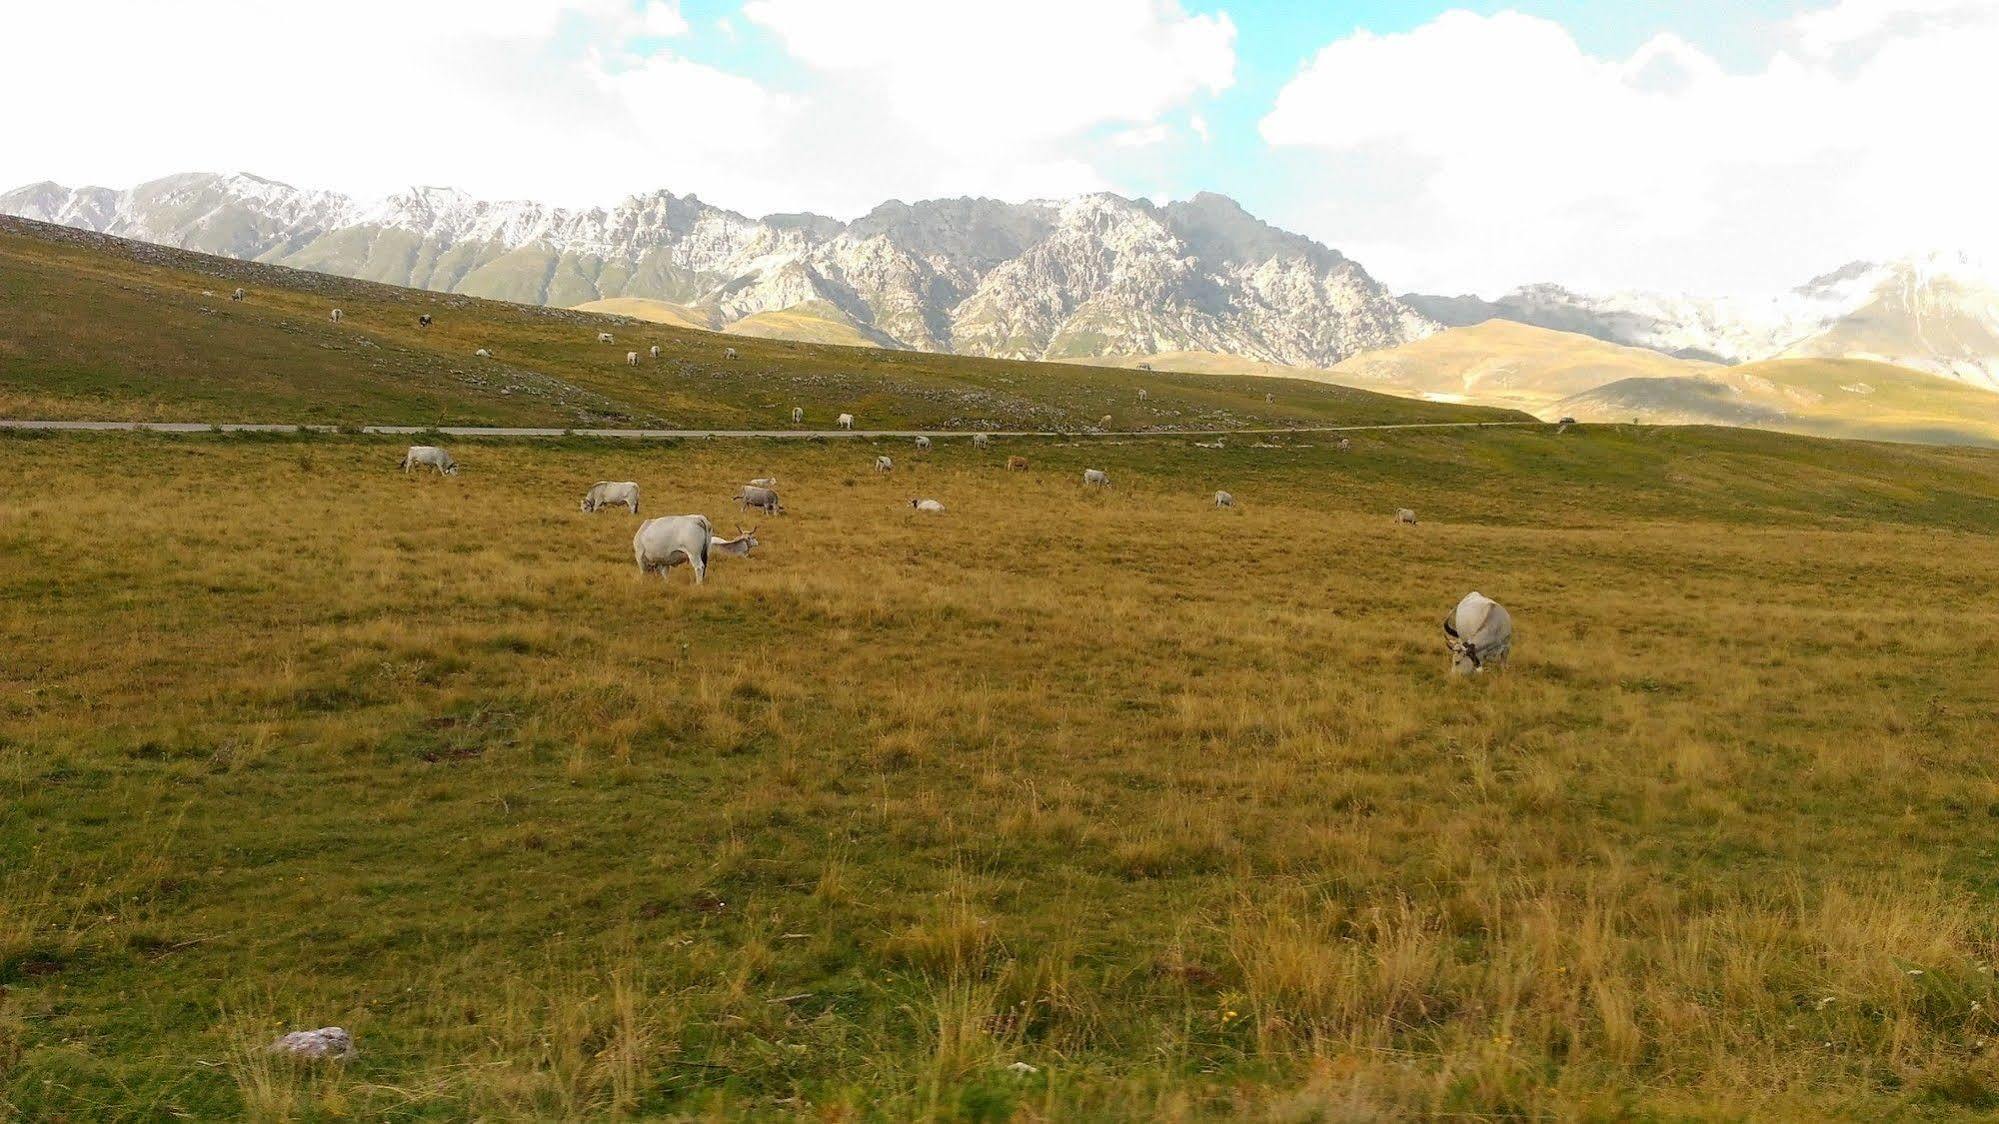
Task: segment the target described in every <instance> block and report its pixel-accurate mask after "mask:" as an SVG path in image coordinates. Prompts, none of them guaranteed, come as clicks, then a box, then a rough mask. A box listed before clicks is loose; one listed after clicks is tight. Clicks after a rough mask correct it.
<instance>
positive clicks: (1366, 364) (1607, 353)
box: [1329, 320, 1707, 414]
mask: <svg viewBox="0 0 1999 1124" xmlns="http://www.w3.org/2000/svg"><path fill="white" fill-rule="evenodd" d="M1706 367H1707V364H1704V363H1697V362H1693V361H1690V360H1683V359H1675V358H1673V357H1671V356H1667V355H1661V354H1659V353H1658V352H1656V351H1648V350H1645V349H1643V348H1636V347H1622V346H1619V345H1617V344H1612V343H1606V342H1604V341H1602V340H1597V339H1592V338H1590V337H1588V336H1581V335H1576V334H1574V333H1572V332H1557V331H1552V330H1549V329H1546V328H1536V327H1532V326H1530V325H1526V324H1518V323H1514V322H1513V321H1510V320H1488V321H1486V322H1484V323H1481V324H1476V325H1473V326H1471V327H1466V328H1452V329H1451V330H1449V331H1446V332H1439V333H1438V334H1436V335H1434V336H1430V337H1427V338H1425V339H1421V340H1418V341H1416V342H1415V343H1411V344H1407V345H1404V346H1402V347H1398V348H1394V349H1391V350H1387V351H1370V352H1364V353H1362V354H1360V355H1356V356H1354V357H1353V358H1351V359H1348V360H1346V361H1345V362H1343V363H1340V364H1339V365H1337V366H1335V367H1334V368H1333V369H1332V371H1331V373H1330V375H1329V377H1330V378H1331V379H1333V380H1335V381H1338V382H1340V383H1342V384H1343V385H1346V386H1357V387H1365V388H1367V389H1371V390H1379V391H1381V392H1383V393H1386V394H1407V395H1411V396H1413V397H1418V398H1426V399H1429V400H1431V401H1435V402H1473V403H1479V404H1481V405H1504V406H1509V407H1512V408H1515V409H1521V410H1527V411H1529V412H1532V413H1536V414H1545V413H1546V411H1547V408H1548V407H1549V406H1551V405H1552V404H1554V403H1555V402H1558V401H1560V400H1562V399H1565V398H1568V397H1569V396H1571V395H1575V394H1580V393H1583V392H1584V391H1588V390H1593V389H1595V388H1597V387H1599V386H1602V385H1604V384H1605V383H1610V382H1616V381H1618V380H1621V379H1630V378H1676V377H1681V376H1685V375H1689V374H1693V373H1695V372H1697V371H1700V370H1703V369H1705V368H1706Z"/></svg>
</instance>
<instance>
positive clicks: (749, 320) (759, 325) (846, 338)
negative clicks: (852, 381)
mask: <svg viewBox="0 0 1999 1124" xmlns="http://www.w3.org/2000/svg"><path fill="white" fill-rule="evenodd" d="M723 331H725V332H727V333H728V334H730V335H732V336H754V337H756V338H759V339H772V340H796V341H798V342H801V343H823V344H836V345H838V346H841V347H893V346H894V341H893V340H890V339H888V338H887V337H885V336H883V335H881V334H880V333H878V332H871V331H869V330H868V329H866V328H863V327H861V326H860V325H859V324H856V323H854V321H853V319H852V318H851V317H849V316H848V315H847V314H846V313H844V312H841V311H840V309H839V307H838V306H836V305H834V304H832V303H831V302H828V301H806V302H805V303H803V304H795V305H792V306H791V307H790V308H786V309H781V310H778V311H774V312H758V313H753V314H751V315H749V316H745V317H743V318H742V319H741V320H737V321H734V322H733V323H731V324H729V325H728V326H727V327H726V328H724V329H723Z"/></svg>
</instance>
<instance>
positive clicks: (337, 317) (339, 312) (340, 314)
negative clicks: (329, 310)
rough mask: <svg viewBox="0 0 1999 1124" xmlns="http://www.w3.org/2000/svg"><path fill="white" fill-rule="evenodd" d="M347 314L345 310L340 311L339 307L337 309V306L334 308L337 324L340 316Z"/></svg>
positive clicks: (334, 317)
mask: <svg viewBox="0 0 1999 1124" xmlns="http://www.w3.org/2000/svg"><path fill="white" fill-rule="evenodd" d="M345 315H347V314H346V313H344V312H342V311H340V310H339V309H337V308H336V309H334V310H333V322H334V323H335V324H338V323H340V318H341V317H342V316H345Z"/></svg>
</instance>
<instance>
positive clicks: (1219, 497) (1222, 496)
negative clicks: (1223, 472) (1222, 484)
mask: <svg viewBox="0 0 1999 1124" xmlns="http://www.w3.org/2000/svg"><path fill="white" fill-rule="evenodd" d="M1215 506H1216V507H1234V506H1235V497H1234V496H1233V495H1230V494H1229V493H1227V492H1216V493H1215Z"/></svg>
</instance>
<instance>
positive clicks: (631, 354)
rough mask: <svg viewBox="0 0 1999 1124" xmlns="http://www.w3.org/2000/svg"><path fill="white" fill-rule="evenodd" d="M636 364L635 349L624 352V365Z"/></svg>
mask: <svg viewBox="0 0 1999 1124" xmlns="http://www.w3.org/2000/svg"><path fill="white" fill-rule="evenodd" d="M638 365H639V353H638V352H636V351H627V352H625V366H627V367H636V366H638Z"/></svg>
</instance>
